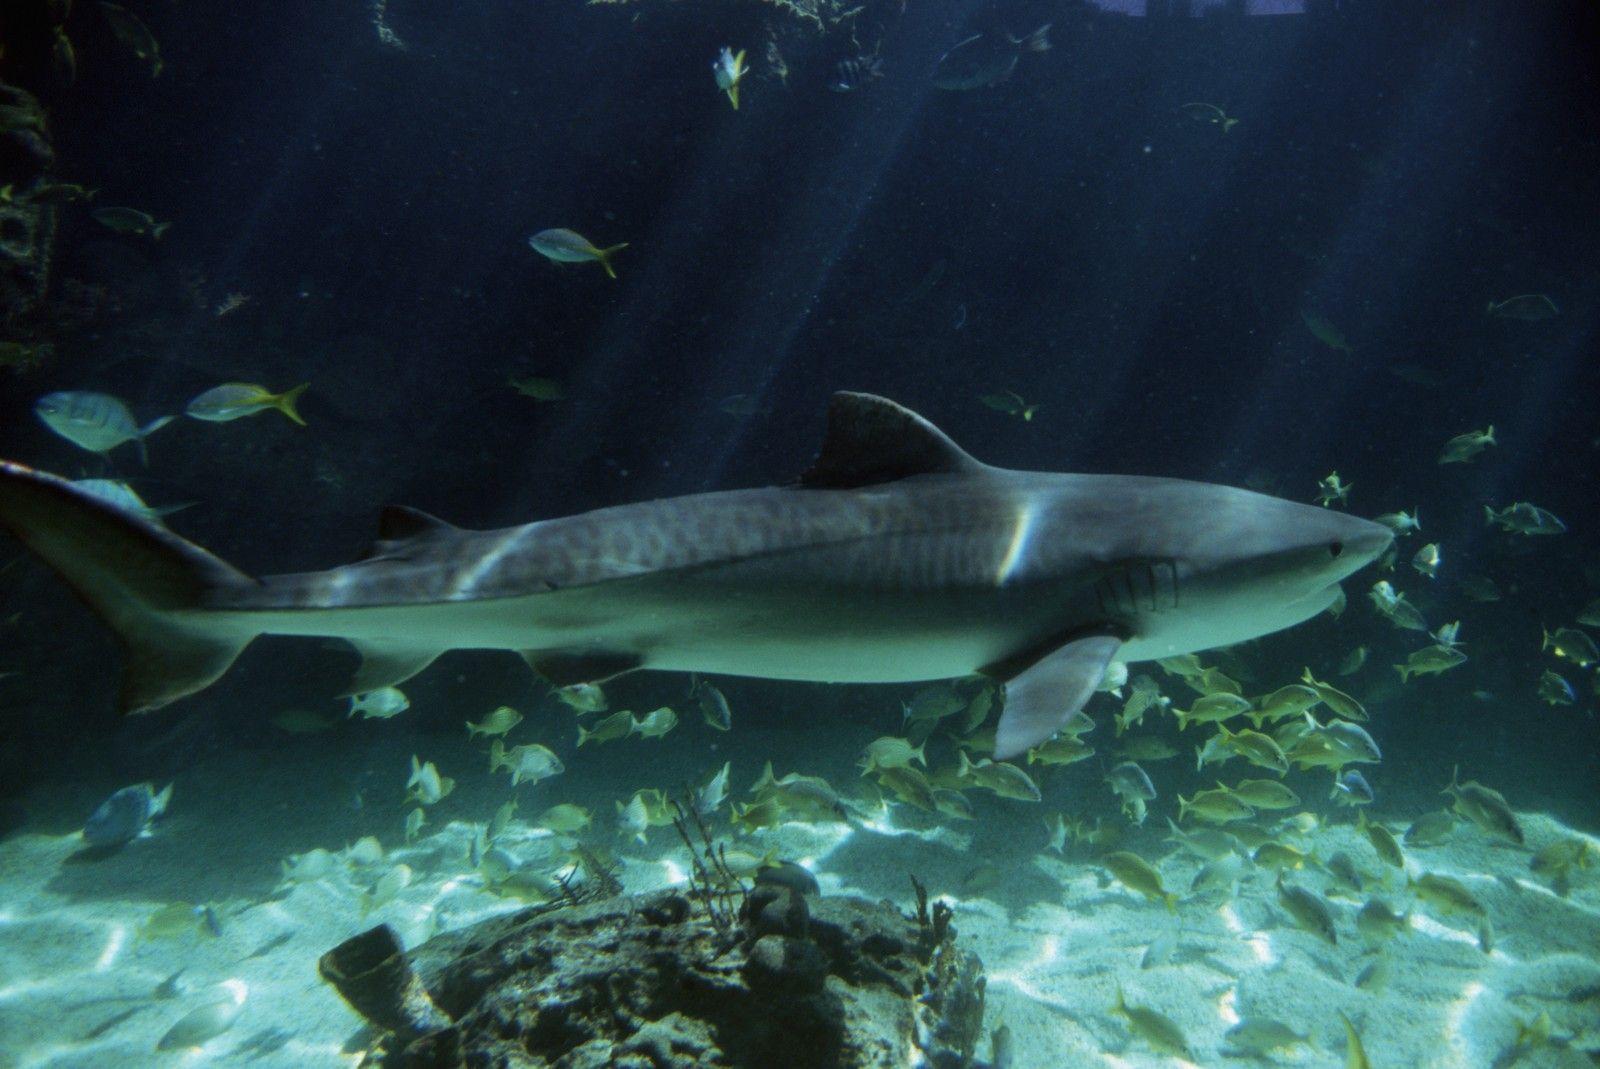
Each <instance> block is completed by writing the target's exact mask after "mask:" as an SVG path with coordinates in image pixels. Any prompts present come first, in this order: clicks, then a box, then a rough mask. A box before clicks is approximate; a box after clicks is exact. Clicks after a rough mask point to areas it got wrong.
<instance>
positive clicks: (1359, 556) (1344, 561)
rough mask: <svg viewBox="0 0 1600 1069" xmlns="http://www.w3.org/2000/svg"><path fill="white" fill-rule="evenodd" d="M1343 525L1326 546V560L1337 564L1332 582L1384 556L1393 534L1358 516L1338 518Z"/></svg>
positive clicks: (1383, 527) (1381, 525) (1378, 524)
mask: <svg viewBox="0 0 1600 1069" xmlns="http://www.w3.org/2000/svg"><path fill="white" fill-rule="evenodd" d="M1340 520H1342V521H1343V522H1342V523H1341V524H1340V525H1339V528H1338V529H1337V530H1336V531H1335V532H1334V536H1333V538H1332V539H1331V540H1330V541H1329V543H1328V556H1329V559H1330V560H1331V561H1333V562H1335V564H1336V568H1335V571H1336V573H1337V574H1336V575H1335V576H1334V577H1333V580H1332V581H1334V582H1338V581H1339V580H1340V579H1343V578H1345V577H1346V576H1348V575H1352V574H1354V573H1355V572H1358V571H1360V570H1361V569H1362V568H1364V567H1366V566H1367V565H1368V564H1371V563H1372V562H1373V561H1375V560H1377V559H1378V558H1379V557H1380V556H1382V555H1383V553H1384V551H1386V550H1387V549H1388V548H1389V546H1390V544H1391V543H1392V542H1393V541H1394V532H1393V531H1391V530H1389V528H1387V527H1385V526H1384V525H1383V524H1381V523H1373V522H1372V521H1371V520H1363V519H1361V518H1360V517H1359V516H1341V517H1340Z"/></svg>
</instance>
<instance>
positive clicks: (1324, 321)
mask: <svg viewBox="0 0 1600 1069" xmlns="http://www.w3.org/2000/svg"><path fill="white" fill-rule="evenodd" d="M1300 320H1301V322H1303V323H1305V325H1306V329H1307V330H1309V331H1310V332H1311V336H1312V337H1313V338H1316V339H1317V340H1318V341H1319V342H1321V343H1322V344H1323V345H1326V346H1327V347H1328V348H1330V349H1334V350H1337V351H1339V352H1341V353H1346V354H1350V353H1354V352H1355V350H1354V349H1352V348H1350V343H1349V342H1347V341H1345V338H1344V334H1343V332H1341V331H1340V330H1339V328H1338V327H1336V326H1334V325H1333V323H1332V322H1331V321H1329V319H1328V317H1327V316H1325V315H1322V314H1321V313H1320V312H1311V311H1304V312H1301V313H1300Z"/></svg>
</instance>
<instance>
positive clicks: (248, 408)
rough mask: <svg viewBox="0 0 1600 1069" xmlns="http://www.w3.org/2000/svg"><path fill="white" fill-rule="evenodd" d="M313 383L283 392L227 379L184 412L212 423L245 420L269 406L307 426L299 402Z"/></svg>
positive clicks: (195, 400) (304, 383) (264, 410)
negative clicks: (301, 414) (297, 408)
mask: <svg viewBox="0 0 1600 1069" xmlns="http://www.w3.org/2000/svg"><path fill="white" fill-rule="evenodd" d="M309 385H311V384H310V383H308V382H302V383H301V384H300V385H298V386H296V387H294V388H293V389H289V390H285V391H284V392H283V393H273V392H272V391H271V390H269V389H267V388H266V387H265V386H258V385H257V384H255V383H253V382H226V383H223V384H222V385H221V386H214V387H212V388H211V389H209V390H207V391H206V392H205V393H203V394H201V395H200V396H199V397H196V398H195V399H194V400H193V401H190V402H189V405H188V407H187V408H185V409H184V412H185V413H186V414H188V415H190V416H192V417H194V418H195V419H203V420H206V421H207V422H210V423H227V422H229V421H230V420H236V419H243V418H244V417H245V416H256V415H260V414H261V413H262V412H266V411H268V410H269V409H277V410H278V411H279V412H282V413H283V414H284V415H285V416H286V417H288V418H289V419H290V420H291V421H293V422H295V423H298V424H300V426H302V427H304V426H305V425H306V421H305V420H304V419H301V418H300V413H299V412H298V411H297V410H296V408H295V405H296V403H297V402H298V401H299V400H300V395H301V394H303V393H305V392H306V387H307V386H309Z"/></svg>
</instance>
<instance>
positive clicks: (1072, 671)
mask: <svg viewBox="0 0 1600 1069" xmlns="http://www.w3.org/2000/svg"><path fill="white" fill-rule="evenodd" d="M1121 646H1122V639H1120V638H1118V637H1117V636H1116V635H1089V636H1087V637H1085V638H1080V639H1075V640H1073V641H1072V642H1068V643H1067V644H1066V645H1064V646H1061V647H1059V648H1058V649H1056V650H1054V651H1052V652H1050V653H1047V654H1045V655H1044V656H1043V657H1041V658H1040V659H1039V660H1037V661H1035V662H1034V663H1033V665H1032V666H1031V667H1029V668H1027V669H1025V670H1024V671H1022V672H1021V673H1020V674H1018V675H1016V676H1014V677H1012V678H1011V679H1009V680H1007V681H1006V684H1005V687H1004V690H1005V698H1006V704H1005V710H1004V712H1002V713H1001V714H1000V726H999V727H998V728H997V729H996V730H995V736H994V759H995V760H996V761H1006V760H1009V759H1010V758H1013V757H1016V756H1017V755H1018V754H1020V753H1022V752H1023V751H1025V750H1027V749H1028V748H1029V747H1033V746H1037V745H1039V744H1040V743H1041V742H1044V741H1045V740H1046V739H1048V738H1049V737H1050V736H1052V735H1054V734H1055V733H1056V732H1057V731H1059V730H1061V725H1063V724H1065V723H1066V722H1067V719H1068V718H1069V717H1071V716H1072V714H1073V713H1075V712H1077V711H1078V710H1079V709H1082V708H1083V706H1084V703H1085V702H1087V701H1088V700H1089V698H1090V696H1091V695H1093V694H1094V689H1095V688H1096V687H1098V686H1099V685H1100V680H1101V678H1102V677H1103V676H1104V675H1105V671H1106V665H1107V664H1109V663H1110V661H1111V658H1112V657H1114V656H1116V653H1117V650H1118V649H1120V648H1121Z"/></svg>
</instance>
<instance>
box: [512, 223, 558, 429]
mask: <svg viewBox="0 0 1600 1069" xmlns="http://www.w3.org/2000/svg"><path fill="white" fill-rule="evenodd" d="M535 247H536V248H537V246H535ZM506 382H507V383H508V384H509V385H510V386H511V388H512V389H513V390H516V391H517V392H518V393H520V394H521V395H522V396H524V397H531V398H533V399H534V400H535V401H564V400H566V397H567V391H566V390H565V389H564V388H563V387H562V385H561V383H559V382H557V381H556V380H555V379H546V378H540V377H539V376H537V375H527V376H525V377H523V378H520V379H507V380H506Z"/></svg>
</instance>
